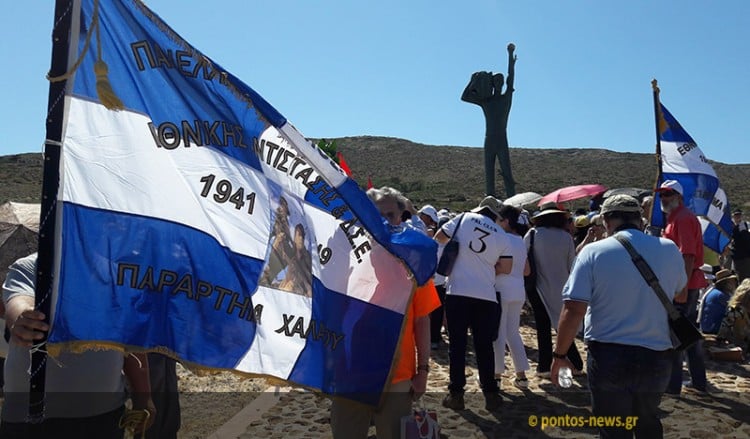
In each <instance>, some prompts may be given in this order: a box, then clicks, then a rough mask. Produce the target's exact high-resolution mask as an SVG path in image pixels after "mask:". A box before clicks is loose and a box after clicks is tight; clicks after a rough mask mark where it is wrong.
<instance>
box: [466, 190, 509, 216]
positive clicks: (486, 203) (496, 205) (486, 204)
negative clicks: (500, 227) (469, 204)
mask: <svg viewBox="0 0 750 439" xmlns="http://www.w3.org/2000/svg"><path fill="white" fill-rule="evenodd" d="M501 207H503V203H501V202H500V200H498V199H497V198H495V197H493V196H492V195H488V196H486V197H484V199H483V200H482V201H480V202H479V206H477V207H475V208H473V209H471V211H472V212H479V211H481V210H482V209H489V210H490V211H491V212H492V213H494V214H495V215H497V216H500V208H501Z"/></svg>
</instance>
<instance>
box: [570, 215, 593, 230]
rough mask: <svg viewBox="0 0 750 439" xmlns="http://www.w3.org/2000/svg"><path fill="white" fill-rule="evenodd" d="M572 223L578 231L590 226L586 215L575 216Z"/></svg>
mask: <svg viewBox="0 0 750 439" xmlns="http://www.w3.org/2000/svg"><path fill="white" fill-rule="evenodd" d="M573 223H574V224H575V226H576V227H577V228H579V229H582V228H584V227H588V226H589V224H590V222H589V218H588V217H587V216H586V215H580V216H577V217H576V219H575V220H573Z"/></svg>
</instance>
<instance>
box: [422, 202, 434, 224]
mask: <svg viewBox="0 0 750 439" xmlns="http://www.w3.org/2000/svg"><path fill="white" fill-rule="evenodd" d="M417 213H421V214H423V215H427V216H429V217H430V219H432V220H433V221H435V222H438V212H437V209H435V208H434V207H433V206H432V205H430V204H425V205H424V206H422V208H421V209H419V211H418V212H417Z"/></svg>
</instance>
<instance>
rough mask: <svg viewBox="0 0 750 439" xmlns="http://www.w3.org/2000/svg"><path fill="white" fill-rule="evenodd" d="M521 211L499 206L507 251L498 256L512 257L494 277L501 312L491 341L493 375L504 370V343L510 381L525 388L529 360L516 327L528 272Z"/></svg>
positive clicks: (519, 318) (524, 296) (499, 373)
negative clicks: (511, 371) (506, 268)
mask: <svg viewBox="0 0 750 439" xmlns="http://www.w3.org/2000/svg"><path fill="white" fill-rule="evenodd" d="M520 213H521V211H520V210H518V209H516V208H515V207H513V206H503V207H502V208H501V209H500V217H501V218H503V220H502V222H501V223H500V227H502V228H503V230H505V232H506V233H507V234H508V238H509V239H510V247H509V250H510V251H509V252H508V253H509V254H508V255H502V256H501V258H507V257H510V258H512V261H513V265H512V268H511V271H510V273H507V274H503V273H500V274H498V275H497V276H496V277H495V291H497V293H498V294H499V295H500V304H501V309H502V312H501V314H500V326H499V328H498V332H497V340H495V342H494V345H493V347H494V350H495V378H496V379H497V380H500V378H501V377H502V375H503V372H505V345H506V343H507V345H508V349H509V350H510V356H511V359H512V360H513V368H514V369H515V371H516V378H515V380H513V384H514V385H515V386H516V387H518V388H520V389H526V388H527V387H528V385H529V384H528V383H529V381H528V379H527V378H526V371H527V370H529V360H528V358H527V357H526V348H525V346H524V345H523V340H522V339H521V333H520V331H519V327H520V325H521V309H522V308H523V304H524V302H525V301H526V291H525V290H524V284H523V277H524V275H528V274H529V273H530V272H531V269H530V268H529V263H528V261H527V260H526V256H527V255H526V244H525V243H524V242H523V238H522V237H521V233H522V232H521V230H524V229H525V228H524V227H521V226H519V224H518V216H519V215H520Z"/></svg>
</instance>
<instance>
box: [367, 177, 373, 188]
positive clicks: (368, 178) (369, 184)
mask: <svg viewBox="0 0 750 439" xmlns="http://www.w3.org/2000/svg"><path fill="white" fill-rule="evenodd" d="M372 187H373V186H372V178H370V176H369V175H368V176H367V189H368V190H369V189H372Z"/></svg>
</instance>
